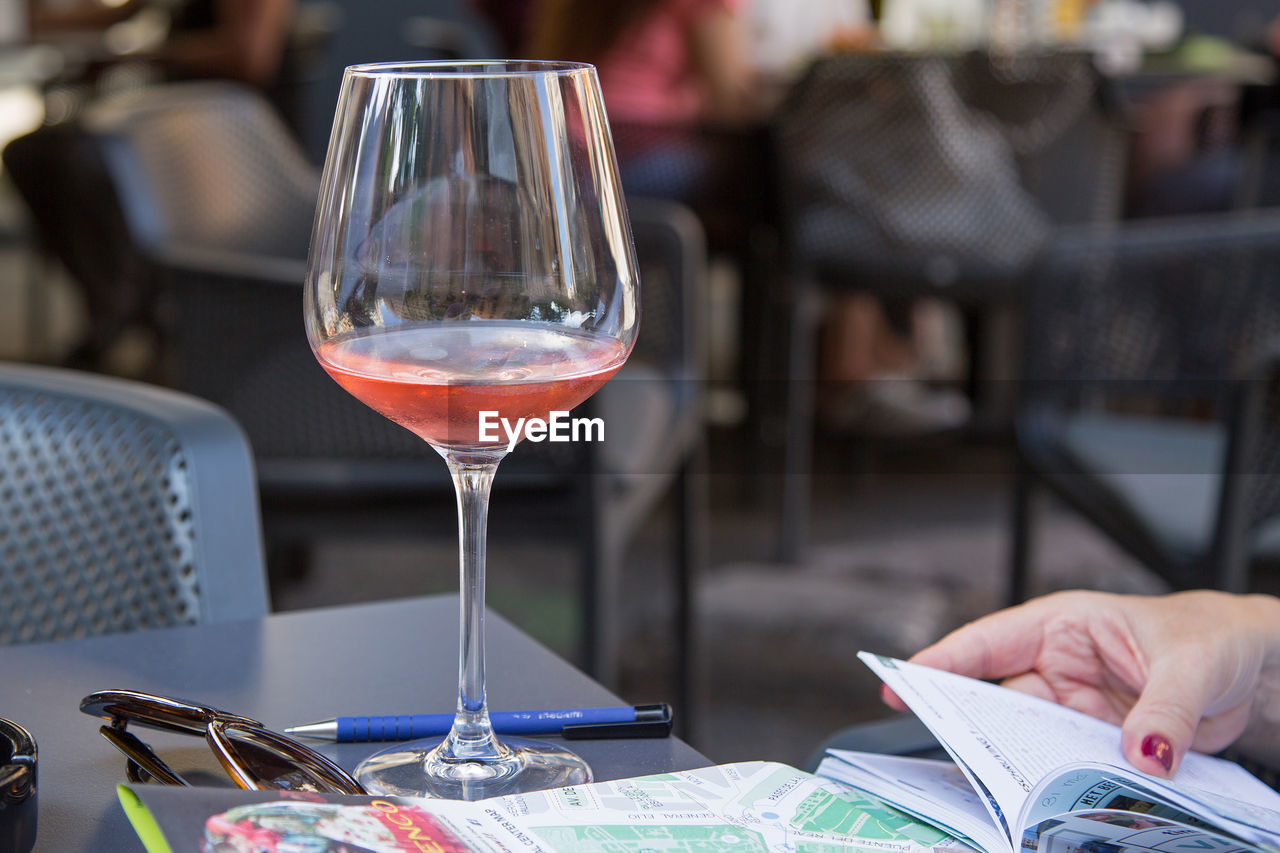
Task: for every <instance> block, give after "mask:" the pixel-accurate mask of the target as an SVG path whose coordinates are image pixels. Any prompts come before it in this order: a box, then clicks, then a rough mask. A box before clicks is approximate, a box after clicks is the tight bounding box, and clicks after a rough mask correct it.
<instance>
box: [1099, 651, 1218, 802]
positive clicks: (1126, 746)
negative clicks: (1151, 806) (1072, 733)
mask: <svg viewBox="0 0 1280 853" xmlns="http://www.w3.org/2000/svg"><path fill="white" fill-rule="evenodd" d="M1207 704H1208V701H1207V699H1206V698H1205V696H1204V691H1203V690H1202V686H1201V685H1199V684H1197V681H1196V679H1195V678H1189V677H1188V676H1187V673H1186V672H1185V670H1182V671H1179V670H1178V669H1175V668H1171V667H1169V666H1165V667H1162V668H1161V669H1159V670H1156V669H1153V670H1152V672H1151V674H1150V676H1149V677H1148V679H1147V684H1146V686H1145V687H1144V688H1143V690H1142V695H1141V696H1139V697H1138V701H1137V702H1135V703H1134V706H1133V708H1132V709H1131V710H1130V711H1129V715H1128V716H1127V717H1125V720H1124V726H1123V729H1122V733H1121V737H1120V746H1121V749H1122V750H1124V756H1125V758H1127V759H1128V760H1129V763H1130V764H1132V765H1133V766H1134V767H1136V768H1138V769H1139V770H1141V771H1142V772H1144V773H1149V774H1151V775H1152V776H1161V777H1164V778H1172V776H1173V774H1174V773H1176V772H1177V771H1178V765H1179V764H1180V763H1181V762H1182V757H1183V756H1184V755H1186V754H1187V750H1188V749H1190V748H1191V743H1192V741H1193V740H1194V739H1195V735H1196V727H1197V726H1199V724H1200V718H1201V717H1202V716H1204V711H1205V707H1206V705H1207Z"/></svg>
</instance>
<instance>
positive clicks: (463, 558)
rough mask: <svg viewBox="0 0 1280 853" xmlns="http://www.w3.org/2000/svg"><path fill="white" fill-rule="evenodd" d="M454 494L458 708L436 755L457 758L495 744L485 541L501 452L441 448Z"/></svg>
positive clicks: (479, 756) (483, 752) (479, 755)
mask: <svg viewBox="0 0 1280 853" xmlns="http://www.w3.org/2000/svg"><path fill="white" fill-rule="evenodd" d="M444 457H445V461H446V462H447V463H448V464H449V472H450V473H451V474H452V475H453V485H454V489H455V491H456V492H457V497H458V540H459V541H458V545H459V549H458V550H459V566H458V574H459V590H460V593H461V594H460V596H459V607H460V612H459V619H458V625H459V636H458V710H457V713H456V714H455V715H454V719H453V729H452V731H450V732H449V736H448V738H446V739H445V742H444V743H443V744H442V745H441V757H443V758H445V759H456V760H459V761H486V760H490V759H493V758H496V757H497V756H498V755H499V752H500V746H499V744H498V742H497V740H496V739H495V738H494V735H493V726H492V725H491V724H490V722H489V710H488V707H487V705H486V703H485V693H484V582H485V577H484V575H485V543H486V531H487V527H488V517H489V489H490V487H491V486H492V485H493V475H494V472H495V471H497V469H498V462H500V461H501V459H502V456H501V455H500V454H492V455H491V454H476V453H467V454H455V453H445V454H444Z"/></svg>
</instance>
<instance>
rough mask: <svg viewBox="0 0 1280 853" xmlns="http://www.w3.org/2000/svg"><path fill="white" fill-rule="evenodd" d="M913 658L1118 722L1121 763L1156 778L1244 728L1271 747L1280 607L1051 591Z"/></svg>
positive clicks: (892, 700) (1217, 596)
mask: <svg viewBox="0 0 1280 853" xmlns="http://www.w3.org/2000/svg"><path fill="white" fill-rule="evenodd" d="M911 660H912V662H913V663H919V664H923V665H925V666H931V667H935V668H937V669H943V670H947V671H949V672H955V673H959V674H961V675H967V676H970V677H973V678H983V679H1001V682H1002V683H1003V684H1004V685H1005V686H1006V687H1011V688H1013V689H1015V690H1020V691H1022V692H1024V693H1029V694H1032V695H1034V696H1039V697H1041V698H1044V699H1048V700H1050V701H1052V702H1056V703H1058V704H1060V705H1065V706H1067V707H1069V708H1074V709H1076V710H1078V711H1083V712H1084V713H1086V714H1090V715H1091V716H1094V717H1098V718H1099V719H1103V720H1107V721H1109V722H1113V723H1116V724H1118V725H1121V726H1122V735H1121V749H1122V750H1123V752H1124V755H1125V757H1126V758H1127V759H1128V760H1129V762H1130V763H1132V764H1133V765H1134V766H1135V767H1136V768H1138V769H1139V770H1142V771H1144V772H1146V773H1150V774H1152V775H1155V776H1164V777H1170V776H1172V775H1173V774H1174V773H1175V772H1177V769H1178V765H1179V763H1180V762H1181V760H1182V757H1183V755H1185V754H1186V751H1187V750H1188V749H1195V750H1198V751H1201V752H1217V751H1219V750H1221V749H1223V748H1225V747H1226V746H1228V745H1230V744H1232V743H1234V742H1235V741H1236V740H1237V739H1238V738H1240V737H1241V735H1242V734H1244V733H1246V731H1249V732H1250V733H1251V734H1252V735H1254V736H1255V738H1254V739H1256V740H1259V741H1263V742H1265V741H1270V745H1271V748H1272V749H1276V748H1278V747H1277V744H1276V738H1275V735H1276V733H1277V731H1280V707H1277V706H1278V705H1280V702H1277V701H1274V700H1276V699H1280V600H1277V599H1275V598H1272V597H1270V596H1261V595H1256V596H1238V595H1229V594H1227V593H1220V592H1209V591H1196V592H1186V593H1177V594H1173V595H1166V596H1130V595H1113V594H1108V593H1098V592H1063V593H1056V594H1053V595H1048V596H1045V597H1043V598H1038V599H1035V600H1032V601H1030V602H1027V603H1026V604H1023V605H1021V606H1018V607H1013V608H1009V609H1007V610H1002V611H1000V612H998V613H993V614H991V615H989V616H986V617H984V618H982V619H979V620H977V621H976V622H973V623H970V624H969V625H966V626H964V627H963V628H960V629H958V630H956V631H953V632H952V633H951V634H949V635H947V636H946V637H944V638H942V639H941V640H940V641H938V642H937V643H935V644H934V645H932V646H929V647H928V648H926V649H924V650H923V651H921V652H919V653H918V654H916V655H915V656H914V657H912V658H911ZM883 695H884V699H885V701H886V702H887V703H888V704H889V705H890V706H891V707H894V708H897V709H898V710H905V708H906V706H905V705H903V703H902V701H901V700H900V699H899V698H898V697H897V696H896V695H894V694H893V692H892V691H890V690H888V689H887V688H885V689H884V690H883ZM1259 736H1260V737H1259Z"/></svg>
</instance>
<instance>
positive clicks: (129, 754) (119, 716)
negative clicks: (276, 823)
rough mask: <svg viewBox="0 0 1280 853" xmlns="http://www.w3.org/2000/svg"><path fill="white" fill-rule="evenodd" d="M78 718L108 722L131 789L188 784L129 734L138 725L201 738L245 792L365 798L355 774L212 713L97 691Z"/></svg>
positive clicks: (242, 720)
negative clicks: (279, 791)
mask: <svg viewBox="0 0 1280 853" xmlns="http://www.w3.org/2000/svg"><path fill="white" fill-rule="evenodd" d="M80 710H81V711H83V712H84V713H86V714H88V715H90V716H92V717H101V718H103V719H105V720H107V721H108V723H107V725H105V726H102V727H101V728H100V729H98V731H99V732H101V733H102V736H103V737H105V738H106V739H107V740H108V741H110V742H111V745H112V746H114V747H115V748H116V749H118V750H120V751H121V752H123V753H124V754H125V757H126V758H128V759H129V761H128V765H127V767H126V770H125V772H126V774H127V775H128V778H129V781H130V782H136V783H143V782H147V781H150V780H155V781H157V782H162V783H164V784H166V785H189V784H190V783H188V782H187V781H186V780H185V779H183V778H182V777H181V776H179V775H178V774H177V773H175V772H174V771H173V770H172V769H171V768H170V767H169V765H167V764H165V763H164V761H162V760H161V759H160V757H159V756H158V755H156V754H155V752H154V751H153V750H152V749H151V747H149V746H147V744H145V743H143V742H142V741H141V740H140V739H139V738H138V737H137V736H136V735H134V734H133V733H132V732H130V731H129V730H128V726H129V725H130V724H132V725H134V726H142V727H144V728H149V729H163V730H166V731H172V732H179V733H181V734H190V735H203V736H204V739H205V742H206V743H208V744H209V748H210V749H212V750H213V754H214V755H215V756H217V758H218V762H219V763H220V764H221V765H222V767H223V769H224V770H226V772H227V775H229V776H230V777H231V778H232V779H233V780H234V781H235V783H236V784H237V785H239V786H240V787H241V788H247V789H249V790H253V791H256V790H263V789H284V790H294V791H312V792H315V793H331V794H365V793H367V792H366V791H365V789H364V786H362V785H361V784H360V783H359V782H357V781H356V780H355V779H353V778H352V777H351V775H350V774H348V773H347V772H346V771H345V770H343V769H342V768H341V767H339V766H338V765H336V764H334V763H333V762H332V761H330V760H329V759H328V758H325V757H324V756H323V755H321V754H320V753H318V752H316V751H315V750H313V749H311V748H310V747H307V746H304V745H303V744H300V743H298V742H297V741H295V740H292V739H290V738H287V737H285V736H284V735H280V734H276V733H275V732H273V731H270V730H269V729H267V728H265V727H264V726H263V725H262V723H259V722H258V721H257V720H251V719H249V718H248V717H241V716H240V715H238V714H228V713H227V712H226V711H220V710H218V709H217V708H213V707H210V706H208V705H199V704H196V703H194V702H186V701H183V700H181V699H170V698H167V697H164V696H153V695H151V694H149V693H139V692H137V691H134V690H99V691H98V692H96V693H90V694H89V695H88V696H86V697H84V699H82V700H81V701H80Z"/></svg>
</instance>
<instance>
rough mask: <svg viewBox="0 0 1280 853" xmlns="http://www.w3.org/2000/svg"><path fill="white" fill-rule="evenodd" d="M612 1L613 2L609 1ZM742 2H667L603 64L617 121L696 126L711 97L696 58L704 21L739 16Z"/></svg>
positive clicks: (603, 85) (608, 97)
mask: <svg viewBox="0 0 1280 853" xmlns="http://www.w3.org/2000/svg"><path fill="white" fill-rule="evenodd" d="M605 2H610V0H605ZM739 5H740V0H663V2H662V3H660V4H658V6H657V7H656V8H655V9H654V11H653V12H652V13H651V14H650V15H649V17H648V18H647V19H645V20H644V21H643V22H641V24H640V25H639V26H636V27H634V28H632V29H631V30H630V31H628V32H627V33H626V34H624V35H623V37H622V39H621V40H620V41H619V42H618V44H617V45H616V46H615V47H614V48H613V49H612V50H610V51H609V53H608V54H607V55H606V56H605V57H603V58H602V59H601V60H600V61H599V63H598V64H597V71H598V72H599V74H600V89H601V92H602V94H603V95H604V101H605V107H606V109H608V111H609V118H610V120H613V121H630V122H644V123H651V124H690V123H693V122H694V121H696V120H697V119H698V118H699V117H700V116H701V115H702V113H703V110H704V107H705V102H706V94H705V92H704V88H703V83H702V79H701V72H700V71H699V69H698V66H697V62H696V61H695V58H694V53H693V41H692V32H693V28H694V26H695V25H696V23H697V21H698V19H699V18H701V17H703V16H706V15H708V14H712V13H715V12H719V11H730V12H736V11H737V8H738V6H739Z"/></svg>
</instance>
